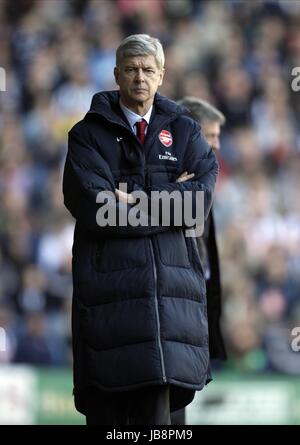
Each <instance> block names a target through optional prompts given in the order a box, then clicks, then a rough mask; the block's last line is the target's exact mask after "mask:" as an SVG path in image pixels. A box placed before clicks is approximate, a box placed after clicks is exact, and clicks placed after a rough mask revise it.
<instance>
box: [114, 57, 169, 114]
mask: <svg viewBox="0 0 300 445" xmlns="http://www.w3.org/2000/svg"><path fill="white" fill-rule="evenodd" d="M114 74H115V79H116V83H117V84H118V85H119V87H120V95H121V99H122V101H123V103H124V105H127V106H128V105H129V106H130V105H136V104H144V105H145V104H147V105H149V108H150V106H151V105H152V103H153V99H154V95H155V93H156V92H157V89H158V87H159V86H160V85H161V84H162V80H163V76H164V70H163V69H159V68H158V67H157V65H156V61H155V58H154V56H136V57H127V58H124V59H123V60H122V61H121V62H120V65H119V66H118V67H116V68H115V71H114Z"/></svg>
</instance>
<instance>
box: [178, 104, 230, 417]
mask: <svg viewBox="0 0 300 445" xmlns="http://www.w3.org/2000/svg"><path fill="white" fill-rule="evenodd" d="M178 103H179V104H180V105H181V106H184V107H186V108H187V109H188V111H189V116H190V117H192V118H193V119H194V120H195V121H196V122H198V123H199V124H200V126H201V129H202V133H203V135H204V137H205V139H206V140H207V142H208V143H209V145H210V146H211V148H212V149H213V150H214V151H215V152H217V151H218V150H220V134H221V125H224V124H225V116H224V115H223V113H221V112H220V111H219V110H217V109H216V108H215V107H214V106H213V105H211V104H209V103H208V102H207V101H205V100H202V99H198V98H196V97H192V96H186V97H184V98H183V99H182V100H180V101H178ZM197 244H198V249H199V253H200V257H201V264H202V268H203V272H204V276H205V279H206V298H207V317H208V331H209V353H210V358H212V359H219V360H225V359H226V351H225V346H224V341H223V337H222V333H221V329H220V317H221V298H222V289H221V280H220V265H219V254H218V247H217V243H216V233H215V222H214V215H213V210H212V209H211V211H210V213H209V216H208V219H207V220H206V223H205V229H204V234H203V235H202V236H201V237H198V238H197ZM172 423H173V424H185V410H184V409H182V410H179V411H177V412H175V413H173V414H172Z"/></svg>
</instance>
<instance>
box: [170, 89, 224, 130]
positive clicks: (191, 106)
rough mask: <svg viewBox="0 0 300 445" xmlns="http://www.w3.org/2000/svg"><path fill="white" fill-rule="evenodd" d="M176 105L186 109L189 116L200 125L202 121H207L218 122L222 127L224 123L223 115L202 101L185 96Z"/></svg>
mask: <svg viewBox="0 0 300 445" xmlns="http://www.w3.org/2000/svg"><path fill="white" fill-rule="evenodd" d="M177 103H178V104H179V105H182V106H184V107H186V108H187V109H188V110H189V111H190V114H189V116H191V117H192V119H194V120H195V121H197V122H199V123H200V124H202V123H203V122H204V121H206V122H207V121H208V122H218V123H219V124H221V125H223V124H225V122H226V119H225V116H224V114H223V113H221V111H219V110H218V109H217V108H215V107H214V106H213V105H211V104H209V103H208V102H206V101H205V100H203V99H199V98H197V97H192V96H185V97H184V98H183V99H181V100H179V101H178V102H177Z"/></svg>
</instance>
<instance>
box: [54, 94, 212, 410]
mask: <svg viewBox="0 0 300 445" xmlns="http://www.w3.org/2000/svg"><path fill="white" fill-rule="evenodd" d="M185 112H186V110H185V109H183V108H181V107H179V106H178V105H177V104H176V103H175V102H173V101H170V100H168V99H167V98H165V97H163V96H161V95H159V94H158V93H157V94H156V96H155V100H154V106H153V112H152V116H151V120H150V125H149V127H148V131H147V135H146V140H145V144H144V146H142V145H141V143H140V141H139V140H138V138H137V137H136V136H135V134H134V133H133V132H132V131H131V128H130V127H129V125H128V123H127V121H126V118H125V117H124V115H123V114H122V111H121V109H120V107H119V93H118V92H117V91H111V92H102V93H98V94H96V95H95V96H94V98H93V100H92V105H91V109H90V111H89V112H88V113H87V115H86V116H85V118H84V119H83V120H82V121H80V122H78V123H77V124H76V125H75V126H74V127H73V128H72V129H71V130H70V132H69V146H68V153H67V158H66V163H65V169H64V179H63V192H64V202H65V205H66V207H67V208H68V209H69V211H70V212H71V214H72V215H73V216H74V218H75V219H76V226H75V233H74V244H73V263H72V267H73V286H74V293H73V313H72V334H73V356H74V395H75V405H76V408H77V409H78V410H79V411H80V412H82V413H85V407H84V394H85V390H86V389H87V388H88V387H91V386H93V385H95V386H97V387H98V388H100V389H102V390H104V391H124V390H130V389H137V388H139V387H143V386H149V385H164V384H170V385H171V410H172V411H173V410H176V409H179V408H181V407H183V406H185V405H186V404H188V403H189V402H190V401H191V399H192V398H193V395H194V391H195V390H201V389H202V388H203V386H204V385H205V384H206V383H207V382H208V381H209V380H210V373H209V347H208V325H207V312H206V297H205V279H204V276H203V270H202V268H201V263H200V257H199V254H198V249H197V244H196V240H195V238H192V237H186V236H185V229H186V228H187V227H186V226H185V225H184V223H183V224H182V226H181V227H176V226H174V220H173V219H172V218H171V220H170V225H169V226H167V227H165V226H162V225H160V226H154V227H152V226H137V227H131V226H118V225H117V226H115V227H112V226H106V227H101V226H99V225H98V224H97V221H96V214H97V211H98V210H99V208H100V204H97V202H96V196H97V193H98V192H99V191H105V190H106V191H110V192H114V191H115V188H118V187H119V183H127V186H128V193H129V192H132V191H133V190H137V189H140V190H144V191H145V192H146V193H147V195H148V197H149V201H151V191H162V190H166V191H168V192H172V191H174V190H178V191H179V192H180V193H181V194H182V195H183V193H184V191H190V192H192V194H193V195H192V196H193V200H194V204H195V202H196V201H195V199H196V198H195V196H196V194H195V192H197V191H203V192H204V197H205V200H204V201H205V217H207V215H208V213H209V209H210V207H211V204H212V197H213V190H214V185H215V181H216V177H217V174H218V164H217V161H216V157H215V155H214V153H213V151H212V150H211V148H210V147H209V145H208V144H207V142H206V141H205V139H204V138H203V137H202V135H201V131H200V127H199V126H198V124H196V123H195V122H194V121H193V120H192V119H190V118H189V117H187V116H185V115H184V113H185ZM185 170H186V171H188V172H189V173H190V172H193V173H194V174H195V176H194V177H193V179H192V180H190V181H186V182H176V178H177V177H178V176H179V175H180V174H181V173H182V172H183V171H185ZM121 206H122V204H121V203H119V204H118V205H117V210H118V211H120V209H121ZM123 207H124V205H123ZM129 207H130V206H129ZM129 210H130V208H129Z"/></svg>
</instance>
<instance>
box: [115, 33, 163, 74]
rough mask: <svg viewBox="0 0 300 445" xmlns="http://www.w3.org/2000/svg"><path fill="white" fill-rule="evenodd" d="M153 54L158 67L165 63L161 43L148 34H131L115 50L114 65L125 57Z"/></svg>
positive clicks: (160, 67)
mask: <svg viewBox="0 0 300 445" xmlns="http://www.w3.org/2000/svg"><path fill="white" fill-rule="evenodd" d="M146 55H147V56H154V57H155V61H156V64H157V66H158V68H159V69H162V68H163V67H164V65H165V55H164V50H163V47H162V44H161V43H160V41H159V40H158V39H156V38H155V37H151V36H149V35H148V34H133V35H131V36H128V37H126V39H124V40H123V42H122V43H121V44H120V46H119V47H118V48H117V52H116V65H117V66H119V64H120V62H121V60H122V59H124V58H125V57H135V56H146Z"/></svg>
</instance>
